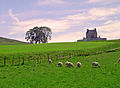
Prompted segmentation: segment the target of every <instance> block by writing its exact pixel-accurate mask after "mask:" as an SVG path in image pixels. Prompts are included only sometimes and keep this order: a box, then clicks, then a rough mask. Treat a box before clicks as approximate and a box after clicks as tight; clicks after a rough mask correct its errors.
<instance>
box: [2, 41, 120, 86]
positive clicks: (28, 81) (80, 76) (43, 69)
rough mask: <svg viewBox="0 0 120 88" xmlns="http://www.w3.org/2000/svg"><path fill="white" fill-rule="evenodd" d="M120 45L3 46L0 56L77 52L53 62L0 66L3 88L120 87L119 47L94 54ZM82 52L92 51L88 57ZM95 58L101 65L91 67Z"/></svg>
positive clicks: (107, 43)
mask: <svg viewBox="0 0 120 88" xmlns="http://www.w3.org/2000/svg"><path fill="white" fill-rule="evenodd" d="M118 47H120V44H119V41H117V42H116V41H106V42H98V41H96V42H95V41H94V42H77V43H75V42H73V43H49V44H37V45H32V44H29V45H1V46H0V55H1V56H2V55H5V56H7V57H10V56H11V55H15V56H19V55H22V56H27V55H28V56H31V55H36V56H39V55H45V54H46V53H49V54H50V55H53V54H54V53H55V54H59V53H60V52H62V54H66V51H67V52H71V53H74V54H76V53H77V55H73V56H72V57H71V58H69V57H66V58H63V59H62V58H58V59H55V58H54V59H52V60H53V62H52V64H48V62H46V61H45V62H42V63H38V64H36V63H32V62H30V63H29V62H27V63H25V65H17V66H6V67H0V88H120V75H119V73H120V70H119V69H120V63H118V58H119V57H120V50H117V51H115V52H103V53H101V54H94V55H93V54H92V53H91V52H98V51H104V50H109V49H114V48H118ZM38 53H40V54H38ZM81 53H89V56H80V55H79V54H81ZM15 59H18V58H15ZM34 59H35V58H34ZM1 60H2V58H1ZM59 61H61V62H63V63H65V62H66V61H70V62H72V63H73V64H74V67H73V68H68V67H66V66H65V64H63V67H58V66H57V63H58V62H59ZM78 61H80V62H81V63H82V67H81V68H77V67H76V63H77V62H78ZM93 61H97V62H99V63H100V65H101V67H100V68H92V66H91V63H92V62H93ZM0 63H1V62H0Z"/></svg>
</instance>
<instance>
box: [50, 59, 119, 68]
mask: <svg viewBox="0 0 120 88" xmlns="http://www.w3.org/2000/svg"><path fill="white" fill-rule="evenodd" d="M119 61H120V60H119ZM48 62H49V64H51V63H52V60H51V59H49V60H48ZM65 65H66V66H67V67H74V64H73V63H72V62H68V61H67V62H65ZM58 66H59V67H62V66H63V63H62V62H58ZM76 66H77V67H79V68H80V67H81V66H82V64H81V63H80V62H77V64H76ZM92 67H100V64H99V63H98V62H92Z"/></svg>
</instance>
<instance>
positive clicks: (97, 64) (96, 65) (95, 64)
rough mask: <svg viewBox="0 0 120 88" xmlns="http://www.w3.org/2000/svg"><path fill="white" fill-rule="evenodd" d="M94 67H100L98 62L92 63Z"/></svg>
mask: <svg viewBox="0 0 120 88" xmlns="http://www.w3.org/2000/svg"><path fill="white" fill-rule="evenodd" d="M92 67H100V65H99V63H98V62H92Z"/></svg>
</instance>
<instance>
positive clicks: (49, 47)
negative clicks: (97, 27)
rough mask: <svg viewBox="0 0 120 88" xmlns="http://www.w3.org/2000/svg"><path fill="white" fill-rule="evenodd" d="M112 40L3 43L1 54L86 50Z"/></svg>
mask: <svg viewBox="0 0 120 88" xmlns="http://www.w3.org/2000/svg"><path fill="white" fill-rule="evenodd" d="M108 44H112V42H70V43H48V44H28V45H14V46H13V45H1V46H0V54H15V53H22V54H23V53H31V52H33V53H38V52H49V51H64V50H85V49H91V48H98V47H102V46H105V45H108Z"/></svg>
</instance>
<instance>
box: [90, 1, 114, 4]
mask: <svg viewBox="0 0 120 88" xmlns="http://www.w3.org/2000/svg"><path fill="white" fill-rule="evenodd" d="M113 2H115V0H109V1H108V0H88V3H99V4H104V5H105V4H111V3H113Z"/></svg>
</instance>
